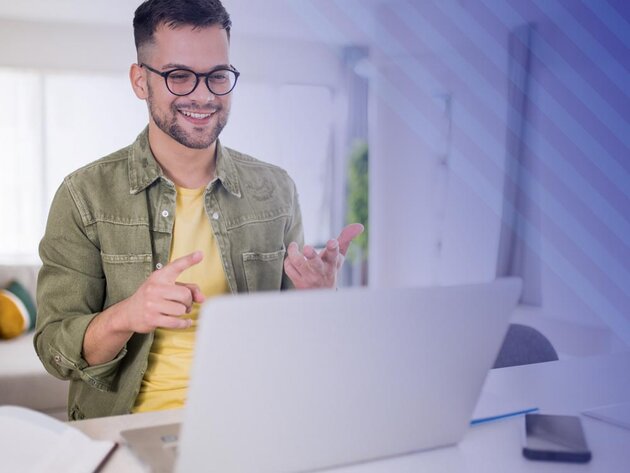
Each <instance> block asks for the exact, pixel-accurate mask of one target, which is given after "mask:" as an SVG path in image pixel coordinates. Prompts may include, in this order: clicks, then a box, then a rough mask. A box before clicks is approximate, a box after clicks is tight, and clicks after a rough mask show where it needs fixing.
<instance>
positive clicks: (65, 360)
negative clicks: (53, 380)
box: [49, 314, 127, 391]
mask: <svg viewBox="0 0 630 473" xmlns="http://www.w3.org/2000/svg"><path fill="white" fill-rule="evenodd" d="M96 315H97V314H92V316H80V317H75V318H73V319H70V320H65V321H63V322H62V329H61V330H60V332H59V333H58V336H60V337H61V339H62V340H61V343H51V344H50V345H49V353H50V362H51V363H52V364H53V366H54V367H55V369H56V371H57V372H58V373H59V374H60V375H61V377H62V378H65V379H68V378H73V379H81V380H82V381H84V382H86V383H87V384H89V385H90V386H92V387H94V388H96V389H98V390H100V391H113V383H114V379H115V377H116V375H117V373H118V367H119V366H120V363H121V361H122V359H123V358H124V357H125V355H126V354H127V348H126V347H123V349H122V350H121V351H120V353H118V355H116V357H115V358H114V359H113V360H110V361H108V362H106V363H102V364H99V365H91V366H90V365H89V364H88V362H87V361H86V360H85V359H84V358H83V356H82V348H83V338H84V336H85V332H86V330H87V327H88V325H89V324H90V322H91V321H92V319H93V318H94V317H95V316H96ZM76 340H81V344H80V346H77V344H76ZM58 341H59V340H58ZM73 341H74V343H72V342H73ZM64 347H66V348H71V349H70V350H64Z"/></svg>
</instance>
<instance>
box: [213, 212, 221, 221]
mask: <svg viewBox="0 0 630 473" xmlns="http://www.w3.org/2000/svg"><path fill="white" fill-rule="evenodd" d="M212 218H213V219H215V220H219V212H215V213H213V214H212Z"/></svg>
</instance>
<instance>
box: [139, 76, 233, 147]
mask: <svg viewBox="0 0 630 473" xmlns="http://www.w3.org/2000/svg"><path fill="white" fill-rule="evenodd" d="M147 103H148V106H149V114H150V115H151V118H152V119H153V121H154V122H155V124H156V125H157V127H158V128H159V129H160V130H162V131H163V132H164V133H166V134H167V135H168V136H170V137H171V138H173V139H174V140H175V141H177V142H178V143H179V144H181V145H183V146H185V147H187V148H192V149H207V148H209V147H210V146H211V145H212V143H214V142H215V141H216V140H217V138H218V137H219V135H220V134H221V131H222V130H223V128H224V127H225V125H226V124H227V119H228V115H229V109H225V108H224V107H223V105H221V104H212V105H209V106H206V107H200V106H198V105H197V104H195V103H191V104H187V105H186V107H185V109H186V110H189V111H192V112H196V113H214V117H215V118H216V123H215V125H214V126H213V127H212V128H211V129H210V130H207V129H206V128H205V127H194V130H195V132H196V133H194V134H193V133H190V132H188V131H187V130H185V129H184V128H183V127H181V126H180V125H179V123H177V116H178V115H179V113H180V112H179V110H178V108H179V107H178V106H177V105H175V103H171V105H170V108H169V113H168V114H166V113H164V114H161V113H160V111H159V109H158V108H157V107H156V106H155V103H154V100H153V91H152V90H151V87H149V97H148V98H147ZM180 106H181V105H180Z"/></svg>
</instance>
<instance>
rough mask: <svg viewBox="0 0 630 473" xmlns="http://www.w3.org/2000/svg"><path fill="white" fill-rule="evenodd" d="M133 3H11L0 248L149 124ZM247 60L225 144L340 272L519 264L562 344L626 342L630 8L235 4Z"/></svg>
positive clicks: (540, 324) (574, 350)
mask: <svg viewBox="0 0 630 473" xmlns="http://www.w3.org/2000/svg"><path fill="white" fill-rule="evenodd" d="M139 3H140V2H139V1H135V0H134V1H132V0H124V1H123V0H91V1H90V2H85V1H84V0H21V1H20V2H15V1H8V0H0V44H2V47H0V150H1V151H0V153H1V158H0V160H1V161H0V212H1V215H2V226H1V230H0V262H9V263H16V262H17V263H19V262H33V261H37V245H38V242H39V239H40V238H41V235H42V232H43V225H44V223H45V219H46V215H47V212H48V207H49V204H50V201H51V199H52V196H53V195H54V192H55V191H56V189H57V187H58V186H59V184H60V183H61V181H62V179H63V177H64V176H65V175H67V174H68V173H69V172H71V171H73V170H74V169H76V168H78V167H80V166H82V165H84V164H86V163H88V162H91V161H93V160H95V159H98V158H99V157H102V156H104V155H106V154H109V153H110V152H112V151H114V150H116V149H118V148H121V147H123V146H126V145H127V144H129V143H131V142H132V141H133V140H134V138H135V137H136V135H137V134H138V133H139V132H140V131H141V130H142V129H143V128H144V126H145V125H146V122H147V112H146V108H145V105H144V103H143V102H141V101H139V100H137V99H136V97H135V96H134V95H133V92H132V90H131V87H130V85H129V81H128V78H127V75H128V70H129V65H130V64H131V63H132V62H134V61H135V50H134V46H133V32H132V27H131V22H132V18H133V12H134V10H135V8H136V7H137V5H138V4H139ZM224 4H225V6H226V8H227V10H228V11H229V13H230V14H231V16H232V21H233V29H232V43H231V60H232V63H233V64H234V65H235V66H236V67H237V68H238V69H239V70H240V71H241V73H242V76H241V78H240V79H239V83H238V85H237V87H236V89H235V91H234V99H233V100H234V102H233V108H232V114H231V117H230V122H229V124H228V126H227V127H226V129H225V130H224V132H223V134H222V136H221V140H222V142H223V143H224V144H225V145H227V146H230V147H233V148H236V149H238V150H240V151H243V152H246V153H249V154H252V155H253V156H255V157H257V158H259V159H262V160H265V161H269V162H272V163H276V164H278V165H280V166H282V167H284V168H285V169H287V171H288V172H289V173H290V174H291V176H292V177H293V178H294V180H295V181H296V183H297V186H298V190H299V192H300V199H301V205H302V211H303V214H304V222H305V232H306V241H307V242H308V243H311V244H314V245H321V244H323V243H325V241H326V240H327V239H328V238H330V237H331V236H333V235H336V234H337V233H338V232H339V230H340V229H341V228H342V227H343V225H344V224H345V223H346V222H347V221H356V220H358V221H361V222H362V223H364V224H366V226H367V228H368V230H369V231H368V232H367V235H365V236H364V237H362V240H361V241H360V242H359V244H357V245H355V246H354V248H353V252H352V255H351V258H350V264H348V265H346V269H345V273H344V275H343V283H344V285H358V284H369V285H371V286H374V287H384V286H410V285H435V284H457V283H466V282H478V281H488V280H491V279H494V278H495V277H497V276H509V275H513V276H518V277H521V278H523V281H524V293H523V297H522V300H521V306H520V309H519V311H518V314H517V316H516V317H517V319H518V321H521V322H524V323H527V324H529V325H532V326H535V327H537V328H539V329H540V330H541V331H543V332H544V333H545V334H546V335H548V336H549V338H551V339H552V341H553V343H554V345H555V346H556V348H557V349H558V351H559V352H560V353H561V354H562V356H584V355H591V354H598V353H609V352H615V351H620V350H627V349H628V347H629V346H630V157H629V151H630V126H629V125H630V6H629V5H630V4H628V3H627V2H626V1H624V0H496V1H495V0H266V1H264V2H262V1H261V2H252V1H251V0H224Z"/></svg>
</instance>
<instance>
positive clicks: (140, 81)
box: [129, 64, 149, 100]
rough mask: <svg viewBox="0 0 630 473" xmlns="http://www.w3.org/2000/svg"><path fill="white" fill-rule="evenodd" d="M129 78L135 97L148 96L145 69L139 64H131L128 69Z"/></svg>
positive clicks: (143, 98)
mask: <svg viewBox="0 0 630 473" xmlns="http://www.w3.org/2000/svg"><path fill="white" fill-rule="evenodd" d="M129 80H130V81H131V88H132V89H133V91H134V93H135V94H136V97H138V98H139V99H141V100H146V99H147V98H148V97H149V88H148V86H147V78H146V71H145V70H144V69H143V68H142V67H140V65H139V64H132V65H131V68H130V69H129Z"/></svg>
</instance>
